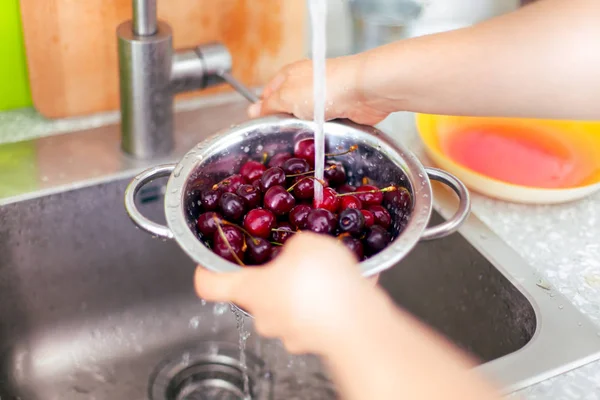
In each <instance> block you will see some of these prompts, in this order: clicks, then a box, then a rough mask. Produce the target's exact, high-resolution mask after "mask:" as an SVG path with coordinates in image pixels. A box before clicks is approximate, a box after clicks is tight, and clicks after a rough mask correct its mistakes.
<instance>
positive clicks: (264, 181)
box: [260, 167, 285, 191]
mask: <svg viewBox="0 0 600 400" xmlns="http://www.w3.org/2000/svg"><path fill="white" fill-rule="evenodd" d="M260 183H261V186H262V190H263V191H266V190H268V189H270V188H272V187H273V186H278V185H279V186H280V185H283V184H284V183H285V172H283V170H282V169H281V168H279V167H273V168H269V169H268V170H266V171H265V172H264V173H263V174H262V176H261V177H260Z"/></svg>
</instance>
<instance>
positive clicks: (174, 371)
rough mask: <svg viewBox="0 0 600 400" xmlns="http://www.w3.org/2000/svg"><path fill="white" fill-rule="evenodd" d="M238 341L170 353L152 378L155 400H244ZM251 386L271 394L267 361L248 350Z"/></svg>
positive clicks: (258, 393)
mask: <svg viewBox="0 0 600 400" xmlns="http://www.w3.org/2000/svg"><path fill="white" fill-rule="evenodd" d="M239 356H240V351H239V348H238V347H237V345H233V344H230V343H217V342H209V343H203V344H201V345H200V346H198V347H195V348H193V349H189V350H186V351H183V352H181V353H179V354H176V355H174V356H172V357H169V358H168V359H167V360H166V361H165V362H164V363H162V364H161V365H160V366H159V367H158V369H157V370H156V372H155V373H154V374H153V376H152V377H151V380H150V388H149V397H150V399H151V400H244V399H246V397H245V395H244V374H243V370H242V364H241V363H240V359H239ZM246 366H247V372H248V389H249V394H250V397H251V398H253V399H258V398H268V397H267V393H265V392H270V390H271V388H270V387H269V386H268V385H266V384H265V383H266V382H265V381H269V382H267V383H270V380H269V379H268V378H269V374H268V373H266V372H265V371H264V363H263V362H262V360H260V359H259V358H258V357H256V356H255V355H253V354H251V353H248V351H246Z"/></svg>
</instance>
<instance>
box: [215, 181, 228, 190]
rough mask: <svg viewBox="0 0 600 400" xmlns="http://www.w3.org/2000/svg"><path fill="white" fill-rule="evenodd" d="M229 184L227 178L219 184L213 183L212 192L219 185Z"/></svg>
mask: <svg viewBox="0 0 600 400" xmlns="http://www.w3.org/2000/svg"><path fill="white" fill-rule="evenodd" d="M229 183H231V181H230V180H229V178H225V179H223V180H222V181H221V182H217V183H215V184H214V185H213V187H212V190H217V189H218V188H219V186H220V185H229Z"/></svg>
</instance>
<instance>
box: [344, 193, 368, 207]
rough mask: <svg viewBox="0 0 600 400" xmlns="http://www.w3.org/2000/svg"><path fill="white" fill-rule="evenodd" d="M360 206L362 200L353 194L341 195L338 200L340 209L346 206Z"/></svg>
mask: <svg viewBox="0 0 600 400" xmlns="http://www.w3.org/2000/svg"><path fill="white" fill-rule="evenodd" d="M362 207H363V205H362V201H360V200H359V199H358V197H356V196H354V195H349V196H343V197H342V200H341V202H340V210H345V209H347V208H357V209H359V210H360V209H361V208H362Z"/></svg>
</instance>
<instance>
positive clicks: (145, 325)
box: [0, 97, 600, 400]
mask: <svg viewBox="0 0 600 400" xmlns="http://www.w3.org/2000/svg"><path fill="white" fill-rule="evenodd" d="M244 107H245V104H244V103H242V102H239V103H232V102H230V101H228V99H227V97H224V98H223V102H218V101H213V103H211V104H205V105H204V106H203V107H201V108H200V109H198V110H192V111H186V112H181V113H179V114H178V115H177V120H176V126H177V135H178V136H177V137H178V142H177V143H178V145H177V147H178V150H177V152H176V153H175V154H174V155H173V156H172V157H171V158H168V159H163V160H153V161H152V162H143V161H136V160H132V159H129V158H127V157H125V156H124V155H122V154H121V152H120V151H119V149H118V142H119V131H118V127H116V126H110V127H104V128H99V129H95V130H90V131H86V132H78V133H73V134H68V135H62V136H56V137H50V138H45V139H38V140H35V141H32V142H29V143H23V144H22V146H25V147H27V146H30V147H31V148H33V149H35V151H34V152H33V154H34V155H33V156H32V155H31V154H32V153H31V152H22V153H21V154H23V155H22V156H18V157H22V159H19V160H17V161H19V162H20V163H21V166H24V165H27V166H28V167H30V168H26V170H27V171H28V172H27V173H28V174H30V175H28V176H24V175H23V171H24V168H21V167H19V168H14V169H13V170H8V171H2V172H0V182H17V183H18V182H25V181H27V182H28V183H27V184H23V186H22V187H20V186H19V185H18V184H15V185H12V186H11V187H12V190H13V191H12V192H11V193H8V192H6V193H3V194H0V196H2V197H3V198H2V199H0V221H1V222H2V223H1V224H0V399H2V400H5V399H27V400H29V399H32V400H36V399H44V400H46V399H48V400H50V399H61V400H62V399H65V400H67V399H136V400H137V399H139V400H142V399H146V398H149V397H151V398H153V399H155V400H158V399H183V398H186V396H188V397H187V398H189V399H192V398H231V399H235V398H239V391H240V390H241V389H240V388H241V387H242V384H243V380H242V379H241V373H240V371H241V370H240V365H239V356H240V355H239V351H238V349H237V346H238V342H239V334H238V329H236V326H237V325H238V324H239V320H238V319H237V318H236V316H235V315H234V314H233V313H232V312H230V311H229V308H228V306H227V305H223V304H211V303H207V304H205V303H203V302H201V301H200V300H199V299H198V298H197V297H196V296H195V294H194V291H193V286H192V275H193V270H194V265H193V263H192V262H191V261H190V260H189V258H188V257H187V256H185V255H184V254H183V252H182V251H181V250H180V249H179V248H178V247H177V245H176V244H174V243H171V242H162V241H160V240H156V239H152V238H150V237H148V235H147V234H145V233H143V232H141V231H139V230H137V229H136V228H135V227H134V226H133V224H132V223H131V222H130V220H129V219H128V217H127V215H126V213H125V210H124V207H123V192H124V189H125V187H126V185H127V183H128V181H129V179H130V178H131V177H133V176H134V175H135V174H136V173H137V172H139V171H140V170H141V169H142V168H145V167H147V166H148V165H151V164H155V163H159V162H164V161H170V160H173V159H176V158H177V157H178V156H179V155H181V154H182V153H183V152H184V151H185V150H187V149H188V148H189V147H191V146H192V145H194V144H195V143H196V142H198V141H200V140H201V139H202V138H204V137H206V136H208V135H210V134H212V133H214V132H215V131H216V130H217V129H219V128H222V127H225V126H229V125H230V124H231V123H235V122H238V121H241V120H243V119H244V118H245V116H244V112H243V110H244ZM13 146H14V145H13ZM1 151H2V149H1V148H0V152H1ZM25 157H30V158H29V159H26V158H25ZM0 186H1V185H0ZM163 187H164V181H156V182H154V183H153V184H151V185H149V186H147V187H146V188H145V190H144V191H143V193H141V195H140V196H139V199H138V200H139V203H140V205H139V206H140V208H141V209H142V210H143V212H144V214H145V215H148V216H151V217H152V218H153V219H155V220H157V221H161V219H162V218H164V217H163V216H162V208H163V205H162V203H161V201H162V189H163ZM15 188H16V189H15ZM15 190H16V191H17V193H15V192H14V191H15ZM436 198H437V203H436V206H437V209H438V210H439V213H440V214H441V215H448V214H449V213H451V212H452V210H453V207H454V206H455V203H454V198H453V196H452V195H451V194H450V193H449V192H447V191H445V190H444V189H442V188H436ZM435 218H441V217H440V215H439V214H436V215H435ZM381 285H382V286H383V287H384V288H385V290H386V291H388V293H390V295H391V296H392V297H393V298H394V300H395V301H396V302H397V303H398V304H399V305H401V306H403V307H405V308H407V309H408V310H409V311H411V312H413V313H414V314H415V315H416V316H417V317H419V318H421V319H422V320H424V321H425V322H427V323H428V324H430V325H431V326H432V327H433V328H435V329H437V330H439V331H440V332H442V333H443V334H444V335H446V336H447V337H448V338H449V339H451V340H452V341H453V342H455V343H456V344H458V345H459V346H461V347H462V348H464V349H465V350H467V351H469V352H470V353H471V354H473V355H474V356H475V357H477V358H478V359H479V360H480V366H479V367H478V368H479V369H481V371H482V372H484V373H485V374H487V375H488V376H489V377H490V378H491V379H494V380H496V381H497V382H498V384H499V385H501V387H502V388H503V390H504V391H505V392H507V393H508V392H511V391H514V390H516V389H519V388H523V387H525V386H528V385H531V384H533V383H536V382H539V381H540V380H542V379H545V378H547V377H550V376H553V375H556V374H559V373H561V372H564V371H567V370H569V369H572V368H575V367H577V366H580V365H583V364H584V363H586V362H589V361H592V360H594V359H597V358H599V356H600V337H599V335H598V333H597V330H596V328H595V327H594V325H593V324H592V323H591V322H589V321H588V320H587V319H586V318H584V317H583V316H582V315H581V314H580V313H579V312H578V311H576V309H575V308H574V307H573V306H571V305H570V304H569V303H568V302H567V301H566V300H565V299H564V298H563V297H562V296H561V295H560V294H558V293H556V292H555V291H554V290H553V289H552V288H550V287H547V286H546V284H544V283H541V282H540V281H539V277H538V276H536V274H535V273H534V272H533V271H532V270H531V269H530V267H529V266H527V265H526V264H524V262H523V261H522V260H521V259H520V258H519V257H518V256H517V255H516V254H515V253H514V252H513V251H512V250H511V249H510V248H508V247H507V246H506V245H505V244H504V243H503V242H501V241H500V240H499V239H498V238H497V237H496V236H495V235H494V234H493V233H492V232H491V231H490V230H489V229H488V228H486V227H485V226H484V225H483V224H482V223H481V222H480V221H479V220H478V219H477V217H476V216H472V217H471V218H470V220H469V221H468V222H467V223H466V224H465V226H464V227H463V228H462V229H461V231H460V234H455V235H453V236H450V237H448V238H446V239H442V240H438V241H431V242H426V243H421V244H419V245H418V246H417V247H416V248H415V249H414V250H413V252H412V253H411V254H410V256H409V257H408V258H406V259H405V260H404V261H403V262H401V263H400V264H399V265H397V266H396V267H394V268H392V269H391V270H389V271H387V272H386V273H384V274H383V275H382V277H381ZM245 325H246V328H247V329H248V330H249V332H250V333H251V335H250V337H249V339H248V342H247V350H248V366H249V375H250V386H251V387H252V390H253V391H254V395H255V398H264V399H267V398H273V399H280V398H285V399H293V398H311V399H319V398H323V399H328V398H334V390H333V388H332V387H331V385H330V384H329V383H328V381H327V374H326V371H324V369H323V368H322V366H321V365H320V363H319V361H318V360H317V359H315V358H313V357H309V356H307V357H291V356H289V355H288V354H287V353H286V352H285V351H284V350H283V348H282V347H281V345H280V344H279V343H278V342H276V341H271V340H265V339H263V338H260V337H258V335H257V334H256V333H254V331H253V330H252V321H251V320H249V319H246V320H245ZM219 391H220V395H224V394H223V393H226V395H227V396H229V397H216V396H217V394H215V393H217V392H219ZM191 393H196V394H198V393H202V395H203V396H205V397H193V394H191ZM213 395H214V396H213ZM210 396H213V397H210ZM236 396H238V397H236Z"/></svg>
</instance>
